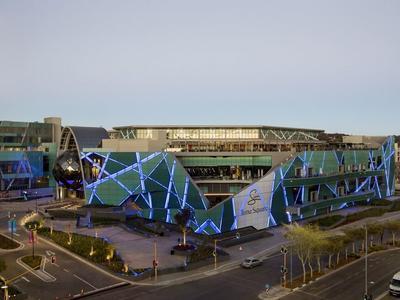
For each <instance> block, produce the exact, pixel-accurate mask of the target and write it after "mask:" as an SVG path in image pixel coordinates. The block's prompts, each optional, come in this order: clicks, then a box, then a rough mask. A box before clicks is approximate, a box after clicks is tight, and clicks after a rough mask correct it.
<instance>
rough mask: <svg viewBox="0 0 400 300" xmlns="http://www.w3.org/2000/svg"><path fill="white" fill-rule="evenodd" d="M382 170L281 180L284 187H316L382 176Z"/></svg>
mask: <svg viewBox="0 0 400 300" xmlns="http://www.w3.org/2000/svg"><path fill="white" fill-rule="evenodd" d="M384 174H385V172H384V170H365V171H353V172H343V173H334V174H318V175H314V176H305V177H291V178H286V179H284V180H283V186H284V187H297V186H304V185H305V186H310V185H318V184H321V183H325V182H336V181H340V180H344V179H353V178H358V177H369V176H383V175H384Z"/></svg>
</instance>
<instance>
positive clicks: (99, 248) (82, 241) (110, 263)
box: [37, 227, 124, 272]
mask: <svg viewBox="0 0 400 300" xmlns="http://www.w3.org/2000/svg"><path fill="white" fill-rule="evenodd" d="M37 232H38V234H40V235H42V236H44V237H46V238H49V239H51V240H52V241H54V242H55V243H56V244H58V245H60V246H62V247H64V248H66V249H68V250H70V251H71V252H74V253H76V254H78V255H80V256H82V257H84V258H86V259H88V260H90V261H93V262H95V263H99V264H103V265H105V266H107V267H109V268H110V269H111V270H113V271H116V272H121V271H122V267H123V265H124V262H123V261H122V259H121V257H120V256H119V255H117V254H115V251H114V248H113V246H112V245H111V244H109V243H108V242H106V241H105V240H103V239H101V238H95V237H92V236H86V235H81V234H77V233H71V236H72V238H71V241H72V242H71V244H69V243H68V242H69V234H68V233H67V232H63V231H58V230H53V234H50V228H48V227H41V228H39V229H38V231H37ZM92 245H93V250H94V253H93V254H92V255H90V252H91V249H92ZM110 253H113V256H112V258H111V259H110V260H108V259H107V256H108V255H110Z"/></svg>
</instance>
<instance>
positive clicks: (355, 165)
mask: <svg viewBox="0 0 400 300" xmlns="http://www.w3.org/2000/svg"><path fill="white" fill-rule="evenodd" d="M397 152H398V151H397V144H396V143H395V141H394V138H393V137H365V136H349V135H344V134H327V133H325V132H324V131H323V130H315V129H304V128H282V127H270V126H176V125H174V126H124V127H115V128H114V129H113V130H112V131H107V130H105V129H104V128H98V127H74V126H70V127H62V126H61V119H60V118H45V119H44V121H43V122H12V121H0V200H4V199H15V198H23V196H24V195H26V194H28V195H30V196H31V197H44V196H51V197H56V198H58V199H60V198H76V199H82V204H83V205H84V204H93V205H94V204H96V206H100V207H102V206H117V207H120V208H121V209H122V210H124V211H125V212H126V215H127V217H128V218H129V217H130V216H131V215H133V214H135V215H139V216H141V217H143V218H147V219H151V220H157V221H161V222H167V223H173V222H174V215H175V214H176V213H177V212H178V211H179V210H182V209H184V208H188V209H190V210H191V211H192V214H191V220H190V227H191V228H192V230H193V231H195V232H197V233H205V234H215V233H221V232H226V231H231V230H236V229H239V228H245V227H249V226H250V227H253V228H255V229H263V228H267V227H270V226H275V225H278V224H281V223H288V222H291V221H295V220H299V219H303V218H307V217H311V216H314V215H317V214H323V213H326V212H329V211H333V210H337V209H341V208H344V207H346V206H351V205H354V204H355V203H357V202H360V201H365V200H369V199H372V198H384V197H388V196H391V195H393V194H394V190H395V162H397V158H398V157H399V155H398V153H397Z"/></svg>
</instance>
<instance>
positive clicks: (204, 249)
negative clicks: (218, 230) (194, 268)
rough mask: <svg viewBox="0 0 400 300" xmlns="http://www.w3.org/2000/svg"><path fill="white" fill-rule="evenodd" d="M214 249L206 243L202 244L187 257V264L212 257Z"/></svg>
mask: <svg viewBox="0 0 400 300" xmlns="http://www.w3.org/2000/svg"><path fill="white" fill-rule="evenodd" d="M213 253H214V247H211V246H209V245H208V244H207V242H206V241H204V242H202V243H201V244H200V245H199V246H198V247H197V249H196V250H195V251H193V252H192V253H191V254H190V256H189V262H191V263H194V262H198V261H202V260H205V259H208V258H210V257H213Z"/></svg>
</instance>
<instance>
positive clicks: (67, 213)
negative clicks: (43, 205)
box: [47, 209, 78, 219]
mask: <svg viewBox="0 0 400 300" xmlns="http://www.w3.org/2000/svg"><path fill="white" fill-rule="evenodd" d="M47 212H48V213H49V215H50V216H52V217H54V218H58V219H76V217H77V216H78V214H77V212H76V211H73V210H67V209H54V210H53V209H52V210H50V209H49V210H48V211H47Z"/></svg>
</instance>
